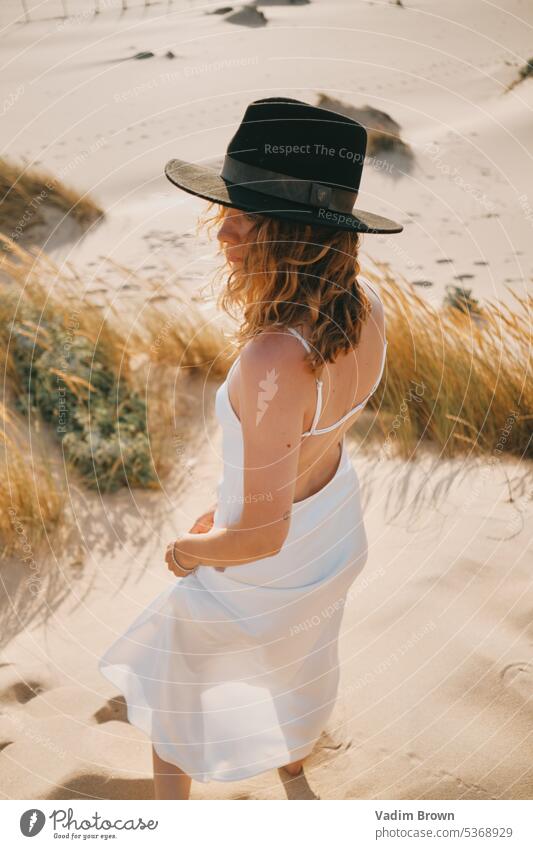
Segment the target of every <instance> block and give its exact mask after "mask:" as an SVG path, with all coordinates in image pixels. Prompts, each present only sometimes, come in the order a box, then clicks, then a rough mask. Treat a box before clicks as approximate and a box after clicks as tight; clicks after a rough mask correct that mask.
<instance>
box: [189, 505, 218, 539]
mask: <svg viewBox="0 0 533 849" xmlns="http://www.w3.org/2000/svg"><path fill="white" fill-rule="evenodd" d="M214 520H215V509H214V508H213V509H212V510H208V511H207V513H202V515H201V516H198V518H197V519H196V521H195V522H194V523H193V525H192V527H191V528H190V529H189V533H190V534H206V533H208V531H210V530H211V528H212V527H213V522H214Z"/></svg>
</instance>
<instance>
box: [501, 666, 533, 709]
mask: <svg viewBox="0 0 533 849" xmlns="http://www.w3.org/2000/svg"><path fill="white" fill-rule="evenodd" d="M500 680H501V681H502V683H503V685H504V686H505V687H510V688H511V689H512V690H515V691H516V692H517V693H518V694H519V695H520V696H522V698H524V699H526V700H528V699H531V696H532V695H533V663H530V662H529V661H527V660H517V661H515V662H514V663H509V664H507V666H504V667H503V669H501V670H500Z"/></svg>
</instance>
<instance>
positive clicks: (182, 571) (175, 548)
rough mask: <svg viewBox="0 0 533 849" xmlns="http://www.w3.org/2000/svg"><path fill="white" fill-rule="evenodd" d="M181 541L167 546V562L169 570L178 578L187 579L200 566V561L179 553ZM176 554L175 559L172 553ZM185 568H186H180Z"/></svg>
mask: <svg viewBox="0 0 533 849" xmlns="http://www.w3.org/2000/svg"><path fill="white" fill-rule="evenodd" d="M179 544H180V540H179V539H177V540H175V541H174V542H171V543H169V544H168V545H167V550H166V553H165V562H166V564H167V567H168V569H169V570H170V571H171V572H173V573H174V575H176V577H177V578H186V577H187V575H191V574H192V573H193V572H194V571H195V570H196V567H197V566H198V565H199V562H200V561H199V560H197V559H196V557H191V556H190V555H189V554H184V553H183V552H180V551H179ZM173 552H174V557H173V556H172V553H173ZM180 567H184V568H180Z"/></svg>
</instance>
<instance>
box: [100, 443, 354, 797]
mask: <svg viewBox="0 0 533 849" xmlns="http://www.w3.org/2000/svg"><path fill="white" fill-rule="evenodd" d="M217 512H218V511H217ZM220 521H221V515H220V514H219V515H218V516H217V515H215V525H217V523H218V522H220ZM367 556H368V548H367V538H366V533H365V528H364V522H363V516H362V510H361V502H360V491H359V479H358V476H357V473H356V471H355V469H354V467H353V466H352V464H351V462H350V459H349V456H348V455H347V451H346V448H345V445H344V444H343V450H342V455H341V460H340V464H339V467H338V469H337V472H336V474H335V476H334V477H333V478H332V479H331V480H330V482H329V483H328V484H327V485H326V486H325V487H324V488H323V489H322V490H320V491H319V492H318V493H316V494H315V495H313V496H311V497H310V498H307V499H305V500H304V501H300V502H297V503H296V504H295V505H294V508H293V514H292V520H291V527H290V531H289V535H288V537H287V540H286V542H285V544H284V546H283V548H282V550H281V551H280V552H279V553H278V554H276V555H275V556H273V557H265V558H262V559H260V560H257V561H255V562H254V563H250V564H246V565H245V566H236V567H234V566H230V567H228V568H227V569H226V570H225V571H224V572H217V571H216V570H215V569H214V568H212V567H210V566H200V567H199V568H198V569H197V570H196V572H194V573H193V574H191V575H188V576H187V577H186V578H182V579H176V583H175V584H173V585H172V586H170V587H169V588H168V589H166V590H164V591H163V592H162V593H160V594H159V595H158V596H157V597H156V598H155V599H154V601H153V602H152V603H151V604H150V605H149V606H148V607H147V608H146V609H145V610H144V611H143V612H142V613H141V614H140V615H139V616H138V617H137V618H136V619H135V620H134V621H133V623H132V624H131V625H130V627H129V628H128V629H127V630H126V632H125V633H124V634H122V635H121V636H120V637H118V639H116V640H115V641H114V642H113V643H112V645H111V646H110V647H109V648H108V650H107V651H106V652H105V654H104V655H103V656H102V658H101V659H100V661H99V669H100V671H101V673H102V674H103V675H104V676H105V677H106V678H108V679H109V680H110V681H112V682H113V683H114V684H115V685H116V687H117V688H118V689H119V691H120V692H121V693H122V694H123V695H124V697H125V699H126V702H127V709H128V719H129V721H130V722H131V723H132V724H133V725H135V726H137V727H138V728H139V729H141V730H142V731H143V732H144V733H145V734H147V735H148V736H149V737H150V739H151V741H152V744H153V746H154V748H155V750H156V752H157V754H158V755H159V756H160V757H161V758H163V759H164V760H165V761H168V762H170V763H173V764H175V765H177V766H179V767H180V768H181V769H182V770H184V771H185V772H186V773H188V774H189V775H190V776H191V777H192V778H194V779H195V780H197V781H202V782H204V781H209V780H217V781H236V780H239V779H243V778H247V777H249V776H252V775H256V774H258V773H261V772H264V771H265V770H267V769H271V768H274V767H280V766H283V765H284V764H287V763H289V762H291V761H293V760H297V759H300V758H303V757H305V756H306V755H308V754H309V753H310V752H311V750H312V748H313V746H314V745H315V743H316V741H317V739H318V738H319V736H320V734H321V732H322V731H323V729H324V726H325V724H326V722H327V720H328V718H329V716H330V713H331V711H332V710H333V707H334V703H335V698H336V694H337V688H338V679H339V660H338V653H337V647H338V634H339V627H340V623H341V619H342V614H343V610H344V603H345V600H346V595H347V593H348V590H349V588H350V586H351V584H352V583H353V581H354V579H355V578H356V577H357V575H358V574H359V573H360V571H361V570H362V568H363V566H364V564H365V562H366V560H367Z"/></svg>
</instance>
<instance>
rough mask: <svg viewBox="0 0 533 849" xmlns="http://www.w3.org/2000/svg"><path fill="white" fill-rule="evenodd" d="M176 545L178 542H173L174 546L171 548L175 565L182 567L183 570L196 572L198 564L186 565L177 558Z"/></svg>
mask: <svg viewBox="0 0 533 849" xmlns="http://www.w3.org/2000/svg"><path fill="white" fill-rule="evenodd" d="M175 545H176V543H173V544H172V548H171V549H170V551H171V554H172V560H173V562H174V565H175V566H177V568H178V569H181V570H182V571H183V572H194V570H195V569H196V566H184V565H183V564H182V563H180V562H179V560H177V559H176V552H175V550H174V547H175Z"/></svg>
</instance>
